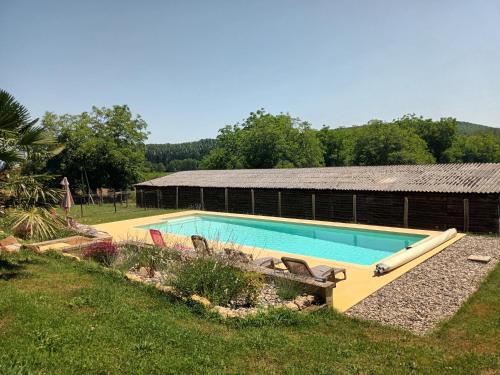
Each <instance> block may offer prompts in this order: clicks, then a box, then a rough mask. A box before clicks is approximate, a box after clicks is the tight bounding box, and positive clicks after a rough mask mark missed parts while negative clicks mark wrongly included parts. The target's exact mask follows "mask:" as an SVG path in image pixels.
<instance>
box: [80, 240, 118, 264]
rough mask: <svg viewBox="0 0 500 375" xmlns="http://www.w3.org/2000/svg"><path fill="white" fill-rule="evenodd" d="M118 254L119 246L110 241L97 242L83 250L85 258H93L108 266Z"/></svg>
mask: <svg viewBox="0 0 500 375" xmlns="http://www.w3.org/2000/svg"><path fill="white" fill-rule="evenodd" d="M117 255H118V248H117V247H116V246H115V245H113V244H112V243H110V242H97V243H95V244H92V245H90V246H89V247H87V248H86V249H85V250H84V251H83V257H84V258H86V259H92V260H93V261H95V262H97V263H100V264H102V265H104V266H106V267H109V266H110V265H111V264H112V263H113V261H114V260H115V258H116V256H117Z"/></svg>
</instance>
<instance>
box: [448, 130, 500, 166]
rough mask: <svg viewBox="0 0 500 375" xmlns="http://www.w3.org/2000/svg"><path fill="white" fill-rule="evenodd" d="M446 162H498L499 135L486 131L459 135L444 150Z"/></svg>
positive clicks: (499, 152) (499, 155) (499, 150)
mask: <svg viewBox="0 0 500 375" xmlns="http://www.w3.org/2000/svg"><path fill="white" fill-rule="evenodd" d="M444 160H445V161H446V162H448V163H500V136H496V135H495V134H493V133H491V132H488V133H483V134H476V135H470V136H459V137H457V138H456V139H455V141H454V142H453V144H452V146H451V147H450V148H449V149H447V150H446V151H445V152H444Z"/></svg>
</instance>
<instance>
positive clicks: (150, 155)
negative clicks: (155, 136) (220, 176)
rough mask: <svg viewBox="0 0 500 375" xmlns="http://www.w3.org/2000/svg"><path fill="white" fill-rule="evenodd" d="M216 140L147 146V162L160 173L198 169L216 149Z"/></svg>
mask: <svg viewBox="0 0 500 375" xmlns="http://www.w3.org/2000/svg"><path fill="white" fill-rule="evenodd" d="M215 145H216V141H215V139H200V140H199V141H196V142H184V143H177V144H172V143H165V144H148V145H146V154H145V156H146V160H147V161H148V162H149V163H150V168H151V170H153V171H158V172H176V171H187V170H193V169H198V166H199V162H200V160H201V159H203V158H204V157H205V156H206V155H207V154H208V153H209V152H210V151H212V149H213V148H214V147H215Z"/></svg>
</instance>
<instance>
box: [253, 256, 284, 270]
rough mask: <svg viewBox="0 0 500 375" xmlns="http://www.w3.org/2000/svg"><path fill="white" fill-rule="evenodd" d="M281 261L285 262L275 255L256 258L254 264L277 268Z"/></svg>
mask: <svg viewBox="0 0 500 375" xmlns="http://www.w3.org/2000/svg"><path fill="white" fill-rule="evenodd" d="M281 263H283V262H282V261H281V259H279V258H274V257H263V258H258V259H255V260H254V261H253V264H255V265H256V266H259V267H265V268H270V269H273V270H274V269H276V266H277V265H278V264H281Z"/></svg>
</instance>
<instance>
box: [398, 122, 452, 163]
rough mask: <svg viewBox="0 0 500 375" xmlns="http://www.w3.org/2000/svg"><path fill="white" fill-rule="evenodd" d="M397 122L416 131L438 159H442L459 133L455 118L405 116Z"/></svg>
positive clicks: (409, 129)
mask: <svg viewBox="0 0 500 375" xmlns="http://www.w3.org/2000/svg"><path fill="white" fill-rule="evenodd" d="M395 124H397V125H399V126H401V127H403V128H405V129H407V130H408V131H415V132H416V133H417V134H418V135H419V136H420V137H421V138H422V139H423V140H424V141H425V142H426V144H427V147H428V149H429V151H430V152H431V153H432V155H433V156H434V158H435V159H436V160H437V161H442V159H443V152H444V151H445V150H446V149H447V148H448V147H450V146H451V144H452V142H453V139H454V138H455V135H456V133H457V121H456V120H455V119H453V118H442V119H441V120H439V121H432V120H431V119H424V118H423V117H416V116H415V115H407V116H403V117H402V118H401V119H398V120H396V121H395Z"/></svg>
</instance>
